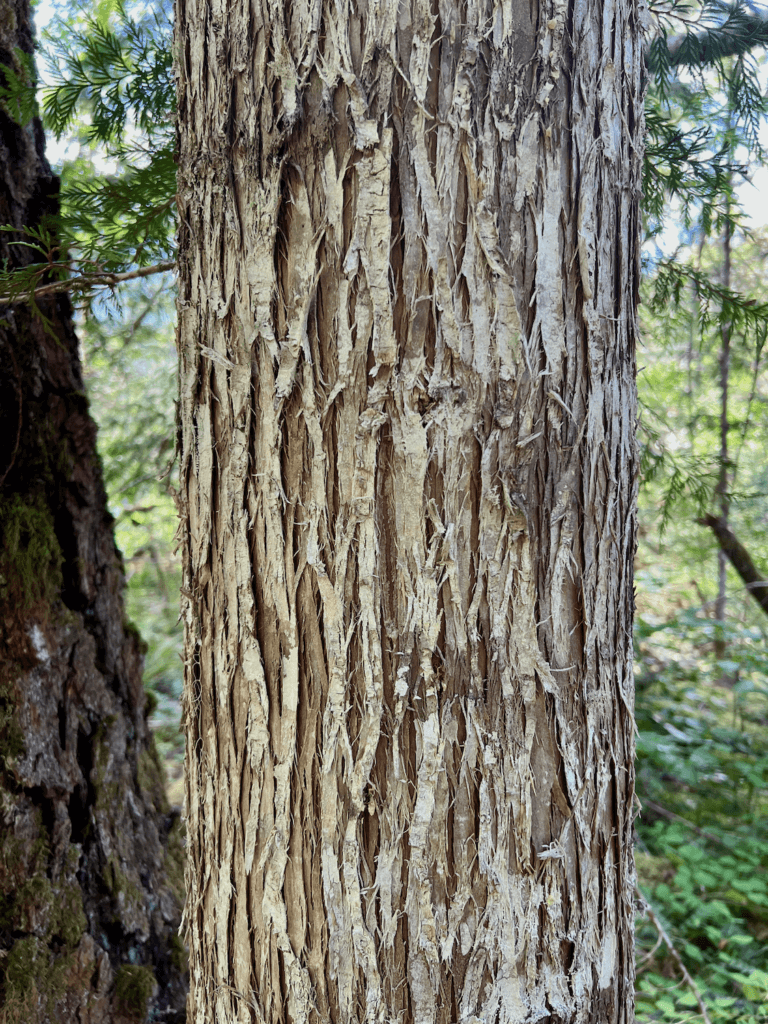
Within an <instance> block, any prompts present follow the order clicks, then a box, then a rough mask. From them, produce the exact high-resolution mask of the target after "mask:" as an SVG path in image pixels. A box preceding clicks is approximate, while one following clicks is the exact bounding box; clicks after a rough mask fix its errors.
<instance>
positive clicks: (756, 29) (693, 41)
mask: <svg viewBox="0 0 768 1024" xmlns="http://www.w3.org/2000/svg"><path fill="white" fill-rule="evenodd" d="M766 44H768V15H766V14H765V13H764V12H762V11H756V10H755V11H746V10H744V8H743V6H742V5H741V4H734V5H733V7H732V8H731V10H730V11H729V13H728V16H727V17H726V19H725V21H723V22H722V23H721V24H720V25H718V26H717V27H711V28H706V29H704V30H703V31H701V32H688V33H686V34H685V35H681V36H677V37H675V38H672V39H670V40H669V42H668V44H667V45H668V47H669V60H670V64H671V65H673V66H674V67H699V68H700V67H704V66H705V65H708V64H712V63H713V61H715V60H722V59H723V58H725V57H738V56H741V55H742V54H744V53H747V52H748V51H750V50H754V49H755V48H756V47H758V46H765V45H766Z"/></svg>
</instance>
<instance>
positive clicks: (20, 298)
mask: <svg viewBox="0 0 768 1024" xmlns="http://www.w3.org/2000/svg"><path fill="white" fill-rule="evenodd" d="M175 269H176V261H175V260H163V261H162V262H161V263H155V264H153V265H152V266H151V267H138V268H137V269H136V270H126V271H124V272H123V273H120V274H112V273H108V272H106V271H101V272H99V273H98V274H78V275H77V277H70V278H67V279H66V280H63V281H51V282H49V283H48V284H42V285H40V286H39V287H38V288H33V289H31V290H30V291H25V292H21V293H19V294H18V295H0V308H1V307H3V306H14V305H18V304H20V303H24V302H34V301H36V300H37V299H41V298H43V297H44V296H46V295H53V294H55V293H56V292H73V291H74V292H87V291H92V290H93V289H94V288H100V287H107V288H114V286H115V285H118V284H120V283H121V282H123V281H134V280H136V278H139V277H151V276H152V275H153V274H162V273H165V272H166V271H168V270H175Z"/></svg>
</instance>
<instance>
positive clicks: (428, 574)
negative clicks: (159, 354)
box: [175, 0, 642, 1024]
mask: <svg viewBox="0 0 768 1024" xmlns="http://www.w3.org/2000/svg"><path fill="white" fill-rule="evenodd" d="M638 17H639V15H638V10H637V8H636V7H635V6H634V5H631V4H628V3H626V2H625V0H609V2H600V3H598V2H597V0H583V2H582V0H579V2H578V3H577V2H570V3H569V2H566V0H554V2H547V3H543V2H541V3H533V4H531V5H530V7H529V6H528V5H525V4H523V5H521V4H511V3H499V4H496V5H493V4H487V3H485V2H484V0H483V2H480V3H475V2H473V0H470V2H469V3H467V4H457V3H454V2H452V0H436V2H434V3H422V2H420V0H411V2H409V3H405V4H403V3H395V2H394V0H379V2H377V3H375V4H373V5H371V4H368V3H359V4H358V3H355V2H342V3H335V4H332V3H326V2H324V0H312V2H311V3H300V2H292V3H285V4H276V3H270V2H269V0H262V2H261V3H259V2H253V3H245V2H243V0H234V2H228V3H226V4H224V3H221V2H218V0H216V2H213V3H212V2H210V0H205V2H204V0H183V2H182V0H179V3H178V4H177V28H176V39H175V46H176V54H177V69H178V86H179V212H180V253H179V267H180V271H179V273H180V293H179V327H178V343H179V352H180V360H181V381H180V402H181V421H182V437H183V441H182V444H183V454H182V467H181V474H182V477H181V478H182V498H181V502H182V533H183V545H184V567H185V568H184V573H185V583H184V588H185V589H184V594H185V601H184V610H183V614H184V617H185V620H186V624H187V631H186V653H185V664H186V683H185V717H186V730H187V782H186V786H187V792H186V815H187V828H188V836H189V847H188V850H189V857H188V863H187V876H186V880H187V906H186V920H187V926H188V933H189V940H190V956H191V960H190V964H191V994H190V1009H189V1020H190V1022H191V1024H203V1022H209V1021H212V1020H216V1021H217V1022H225V1021H237V1022H246V1021H248V1022H250V1021H259V1022H262V1021H268V1022H270V1024H273V1022H274V1024H277V1022H283V1021H286V1022H287V1021H291V1022H295V1024H299V1022H305V1021H312V1022H316V1021H338V1022H344V1024H347V1022H351V1021H363V1020H366V1021H390V1020H400V1021H403V1022H408V1021H414V1022H417V1024H438V1022H446V1024H447V1022H458V1021H462V1022H464V1024H475V1022H479V1021H481V1020H482V1021H488V1022H490V1021H498V1022H499V1024H501V1022H504V1024H507V1022H509V1024H512V1022H523V1021H536V1020H548V1021H551V1022H577V1021H578V1022H588V1021H594V1022H600V1024H606V1022H609V1021H610V1022H613V1021H616V1022H629V1021H631V1020H633V974H634V967H633V892H634V867H633V861H632V819H633V815H634V809H633V799H634V789H633V786H634V775H633V764H632V762H633V752H634V741H633V677H632V661H631V625H632V609H633V588H632V559H633V554H634V547H635V513H634V507H635V493H636V482H635V476H636V449H635V436H634V435H635V339H636V334H637V321H636V303H637V289H638V276H639V264H638V253H639V248H638V197H639V175H640V163H641V160H640V158H641V140H642V97H641V88H640V78H641V65H642V56H641V45H640V38H639V27H638Z"/></svg>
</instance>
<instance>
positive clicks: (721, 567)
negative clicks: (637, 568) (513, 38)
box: [715, 118, 732, 660]
mask: <svg viewBox="0 0 768 1024" xmlns="http://www.w3.org/2000/svg"><path fill="white" fill-rule="evenodd" d="M729 120H730V118H729ZM729 213H730V207H729V208H728V210H727V212H726V218H725V230H724V232H723V268H722V282H723V286H724V287H725V288H730V287H731V231H732V225H731V219H730V217H729V216H728V214H729ZM720 342H721V345H720V360H719V362H720V469H719V471H718V479H717V487H716V488H715V494H716V495H717V496H718V503H719V505H720V515H719V517H718V518H719V520H720V522H721V523H722V524H723V526H724V528H725V529H728V513H729V512H730V510H731V499H730V495H729V493H728V492H729V489H730V482H731V481H730V477H731V472H730V456H729V454H728V431H729V430H730V424H729V422H728V385H729V378H730V372H731V324H730V321H727V320H726V321H723V324H722V326H721V328H720ZM727 568H728V563H727V558H726V554H725V551H724V550H723V548H722V547H721V548H719V549H718V552H717V600H716V601H715V618H716V619H717V626H716V629H717V633H716V637H715V656H716V657H717V658H718V659H720V660H722V659H723V658H724V657H725V646H726V645H725V614H726V602H727V598H728V594H727V584H728V572H727Z"/></svg>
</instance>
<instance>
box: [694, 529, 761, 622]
mask: <svg viewBox="0 0 768 1024" xmlns="http://www.w3.org/2000/svg"><path fill="white" fill-rule="evenodd" d="M697 522H698V523H700V524H701V525H702V526H708V527H709V528H710V529H711V530H712V532H713V533H714V535H715V537H717V542H718V544H719V545H720V548H721V549H722V551H723V552H724V554H725V555H726V557H727V558H728V560H729V561H730V563H731V565H732V566H733V567H734V569H735V570H736V572H737V573H738V574H739V576H741V578H742V580H743V581H744V585H745V587H746V588H747V591H748V593H749V594H751V595H752V597H753V598H754V599H755V601H757V603H758V604H759V605H760V607H761V608H762V610H763V611H764V612H765V614H766V615H768V580H767V579H765V577H764V576H763V575H762V573H761V572H760V571H759V570H758V568H757V566H756V565H755V563H754V562H753V561H752V557H751V556H750V554H749V552H748V551H747V549H746V548H745V547H744V545H743V544H742V543H741V542H740V541H739V539H738V538H737V537H736V535H735V534H734V533H733V531H732V530H731V529H730V528H729V527H728V526H727V525H726V523H725V522H724V521H723V519H722V518H720V517H718V516H712V515H706V516H702V517H701V518H700V519H698V520H697Z"/></svg>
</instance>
